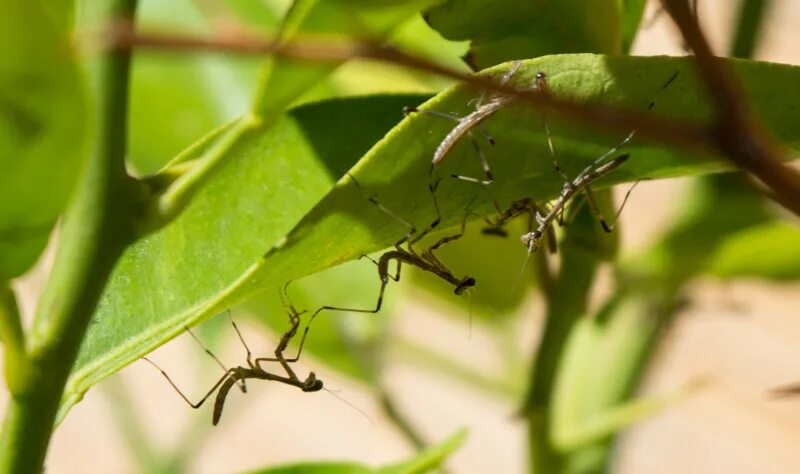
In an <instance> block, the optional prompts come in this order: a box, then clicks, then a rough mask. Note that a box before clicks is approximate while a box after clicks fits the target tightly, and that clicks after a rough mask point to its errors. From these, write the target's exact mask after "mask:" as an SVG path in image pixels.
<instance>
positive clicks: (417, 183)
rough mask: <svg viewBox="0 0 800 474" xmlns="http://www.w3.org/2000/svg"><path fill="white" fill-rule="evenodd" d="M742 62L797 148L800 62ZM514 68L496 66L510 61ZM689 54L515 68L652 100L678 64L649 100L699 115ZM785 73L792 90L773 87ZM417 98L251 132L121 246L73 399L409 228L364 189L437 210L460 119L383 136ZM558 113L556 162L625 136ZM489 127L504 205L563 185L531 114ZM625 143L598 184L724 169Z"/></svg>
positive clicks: (505, 116)
mask: <svg viewBox="0 0 800 474" xmlns="http://www.w3.org/2000/svg"><path fill="white" fill-rule="evenodd" d="M733 64H735V65H736V66H737V67H738V68H739V69H740V71H741V72H743V73H744V74H742V78H743V79H744V80H745V85H746V86H747V87H750V88H752V89H755V90H756V91H758V90H764V89H769V90H770V91H772V95H773V96H774V97H775V100H772V101H768V102H765V103H762V104H760V105H762V107H763V109H762V113H763V116H764V117H765V119H766V122H767V124H768V125H769V126H770V127H771V128H772V130H773V131H774V132H775V133H776V134H777V135H778V136H779V137H780V138H781V139H783V140H784V141H785V142H786V143H787V144H789V145H793V146H796V145H797V144H798V138H799V137H798V135H800V129H798V128H797V127H795V126H793V124H794V123H796V122H797V121H798V119H800V116H799V115H800V109H798V108H793V107H792V106H791V104H792V103H794V102H792V97H791V95H792V94H800V87H792V84H795V85H798V83H800V68H796V67H791V66H778V65H775V64H759V63H754V62H733ZM507 67H508V65H505V66H503V67H500V68H498V69H496V70H494V71H491V72H492V73H494V74H498V73H502V71H503V70H505V68H507ZM690 68H691V65H690V63H689V62H688V61H687V60H685V59H675V58H633V57H616V56H612V57H604V56H594V55H577V56H565V55H562V56H555V57H548V58H540V59H537V60H533V61H529V62H527V63H525V65H524V67H523V69H522V70H521V71H520V72H519V73H518V75H517V76H515V80H518V81H520V82H521V83H529V82H530V80H531V78H532V77H533V76H534V75H535V74H536V72H537V71H539V70H545V71H548V72H550V73H553V74H551V77H552V78H553V80H552V81H551V86H552V89H553V91H554V93H555V94H562V95H567V94H570V93H571V94H574V95H578V96H580V97H581V98H585V99H595V100H604V101H608V102H611V103H615V104H623V105H628V106H630V107H639V108H641V109H643V108H644V107H645V106H646V104H647V103H648V102H649V100H651V98H652V96H653V94H655V93H656V92H657V91H658V90H659V89H660V87H661V85H662V84H663V82H664V80H665V78H667V77H669V76H671V75H672V73H673V72H674V71H676V70H680V71H682V73H683V74H682V75H681V76H680V78H679V79H678V81H677V82H675V83H673V85H672V86H671V87H670V88H669V89H667V90H665V91H663V93H662V94H661V97H660V100H659V104H658V105H657V106H656V111H657V112H658V113H661V112H665V113H668V114H674V115H684V116H686V115H688V117H687V118H688V119H698V118H701V117H704V116H707V114H708V111H707V110H705V109H703V108H701V107H700V104H702V103H703V101H702V100H701V99H700V94H701V92H700V91H698V90H697V88H696V87H695V84H694V82H693V81H692V80H691V74H690ZM776 83H781V84H784V85H785V86H786V88H785V89H784V90H781V91H776V90H775V88H774V87H773V85H774V84H776ZM760 95H761V96H763V95H764V94H763V93H760ZM754 96H759V94H754ZM778 96H779V97H778ZM470 98H471V94H468V93H467V92H466V89H465V88H455V89H451V90H448V91H446V92H444V93H442V94H440V95H439V96H437V97H436V98H434V99H432V100H431V101H429V102H428V104H427V105H426V107H430V108H431V109H435V110H445V111H453V110H455V111H461V112H463V111H466V110H467V108H468V106H467V105H466V104H467V102H468V100H469V99H470ZM418 100H420V99H419V98H414V97H409V96H399V97H398V96H395V97H387V96H376V97H366V98H361V99H348V100H340V101H330V102H325V103H319V104H315V105H310V106H307V107H301V108H298V109H295V110H293V111H291V112H290V113H288V114H286V115H285V116H282V117H281V118H280V119H279V120H278V121H277V122H276V123H275V124H274V126H272V127H264V128H260V129H258V128H257V129H254V130H253V131H252V132H251V133H250V134H249V135H246V136H245V137H244V140H243V141H242V142H241V143H240V144H238V146H236V147H234V148H233V149H231V150H230V151H229V156H228V157H227V159H226V160H225V162H224V163H223V164H222V165H221V166H220V167H219V169H218V171H217V173H216V174H215V175H214V176H212V177H210V178H209V181H208V184H207V186H206V188H205V189H202V190H200V191H199V192H198V194H197V195H196V197H195V198H194V199H193V201H192V202H191V203H190V205H189V206H188V207H187V209H186V210H185V211H184V212H183V213H182V214H181V215H180V216H179V217H178V218H177V219H176V220H175V221H173V222H172V223H171V224H170V225H169V226H167V227H165V228H163V229H161V230H160V231H159V232H156V233H154V234H152V235H149V236H148V237H147V238H144V239H142V240H141V241H139V242H137V243H136V244H135V245H134V246H133V247H131V248H130V249H128V251H127V252H126V253H125V255H124V256H123V258H122V259H121V260H120V262H119V263H118V265H117V267H116V269H115V270H114V272H113V275H112V277H111V280H110V282H109V284H108V286H107V287H106V289H105V291H104V295H103V297H102V298H101V301H100V303H99V306H98V310H97V313H96V314H95V315H94V320H93V324H92V325H91V326H90V328H89V330H88V333H87V336H86V339H85V340H84V344H83V346H82V348H81V354H80V356H79V358H78V360H77V362H76V364H75V366H74V369H73V373H72V375H71V378H70V380H69V382H68V384H67V388H66V394H67V395H66V396H67V397H68V398H67V400H66V401H65V406H69V405H71V404H72V403H74V402H75V401H76V400H77V399H79V398H80V396H81V395H82V394H83V392H85V391H86V390H87V389H88V388H89V387H90V386H91V385H92V384H94V383H96V382H97V381H98V380H100V379H102V378H103V377H105V376H107V375H108V374H110V373H113V372H114V371H116V370H118V369H119V368H121V367H122V366H124V365H125V364H127V363H129V362H131V361H133V360H136V359H137V358H138V357H140V356H142V355H144V354H146V353H147V352H149V351H150V350H152V349H153V348H155V347H158V346H159V345H161V344H163V343H164V342H166V341H167V340H169V339H171V338H172V337H174V336H176V335H178V334H180V333H181V332H182V331H183V327H184V325H193V324H197V323H198V322H200V321H202V320H203V319H205V318H207V317H209V316H211V315H213V314H215V313H217V312H219V311H221V310H223V309H224V308H226V307H229V306H231V305H233V304H235V303H238V302H241V301H244V300H245V299H247V298H248V297H250V296H252V295H254V294H256V293H259V292H263V291H265V290H269V289H274V288H277V287H278V286H280V285H281V284H282V283H283V282H285V281H288V280H296V279H299V278H300V277H302V276H304V275H308V274H312V273H316V272H318V271H321V270H323V269H325V268H328V267H331V266H334V265H337V264H340V263H342V262H344V261H347V260H352V259H354V258H357V257H359V256H360V255H363V254H366V253H369V252H374V251H377V250H380V249H382V248H386V247H387V246H389V245H391V244H392V243H393V242H396V241H397V239H398V238H400V237H401V236H402V235H403V234H404V233H405V232H406V230H405V229H404V228H403V226H401V225H399V224H398V223H397V222H396V221H395V220H393V219H392V218H390V217H389V216H387V215H386V214H384V213H382V212H381V211H380V210H379V209H377V208H376V207H375V206H373V205H372V204H371V203H369V202H368V201H367V199H366V196H367V195H375V196H377V197H378V199H379V200H380V202H381V203H382V204H383V205H384V206H386V207H388V208H390V209H392V210H393V211H394V212H396V213H397V214H399V215H402V216H403V217H405V218H406V219H409V220H410V221H412V222H413V223H415V224H417V225H418V226H421V225H425V224H426V223H429V222H431V221H432V220H433V217H434V210H433V207H432V205H431V197H430V195H429V193H428V192H427V182H428V169H429V167H430V159H431V156H432V154H433V151H434V149H435V148H436V146H437V145H438V143H439V141H440V140H441V139H442V137H443V136H444V135H445V134H446V133H447V131H448V130H449V129H450V127H451V126H452V125H451V123H450V122H449V121H445V120H437V119H436V118H435V117H429V116H425V115H420V114H416V115H413V116H410V117H407V118H406V119H404V120H403V121H402V122H401V123H400V124H399V125H397V126H396V127H395V128H394V129H392V130H391V131H390V132H389V133H388V134H387V135H386V136H385V137H384V138H383V139H382V140H380V141H378V142H377V143H375V142H376V140H378V138H379V137H381V136H382V135H383V134H384V133H385V131H386V130H387V129H389V128H390V127H391V126H392V125H393V124H395V123H396V122H397V120H398V119H399V118H400V117H401V112H400V110H401V109H402V106H403V105H408V104H413V103H415V102H416V101H418ZM550 118H551V119H555V118H556V117H554V116H553V115H551V116H550ZM553 123H554V127H553V131H554V133H555V138H554V139H555V140H557V143H558V145H557V146H558V149H559V152H560V153H559V162H560V163H561V166H562V167H563V168H564V169H565V170H566V172H567V173H569V174H574V173H576V172H577V170H579V169H581V168H583V167H584V166H586V164H588V163H589V162H590V161H592V160H593V159H594V158H595V157H597V156H599V155H600V154H601V153H602V152H604V151H606V150H607V149H608V147H609V146H610V145H611V144H614V143H616V142H617V141H618V140H619V137H615V138H608V137H606V136H604V135H602V134H595V133H592V132H590V131H588V130H587V128H586V127H574V126H573V127H567V126H566V125H564V126H563V127H560V126H559V127H557V126H556V125H561V124H558V123H556V122H555V121H554V122H553ZM523 124H524V125H523ZM486 128H487V129H489V131H490V132H491V133H492V135H493V136H494V137H495V138H496V140H497V144H496V145H495V147H494V148H493V149H492V150H491V152H490V153H489V154H490V160H491V162H492V169H493V171H494V175H495V179H496V183H495V185H494V186H493V187H492V193H493V194H494V196H495V197H496V198H497V199H498V200H499V201H500V202H501V203H507V202H511V201H512V200H516V199H519V198H521V197H524V196H530V197H533V198H535V199H536V200H537V201H546V200H547V199H551V198H553V197H554V196H556V195H557V194H558V192H559V191H560V189H561V185H562V183H561V182H560V180H559V179H558V177H557V175H556V174H555V172H554V171H553V169H552V162H551V158H550V157H549V156H548V153H547V151H546V150H547V148H546V145H545V140H544V133H543V131H542V121H541V117H540V116H539V115H538V114H536V113H535V112H533V111H531V110H529V109H528V108H522V107H510V108H509V109H507V110H503V111H501V112H498V114H497V115H496V116H495V117H493V118H492V120H491V121H490V123H487V124H486ZM567 132H571V134H570V133H567ZM373 144H374V146H373V147H372V149H371V150H370V151H369V153H366V152H367V150H369V148H370V146H372V145H373ZM628 150H629V151H630V153H631V154H632V159H631V160H629V161H628V162H627V163H626V164H625V165H624V166H622V167H620V168H619V169H618V170H616V171H615V172H614V173H613V174H612V175H610V176H608V179H606V180H605V181H604V182H603V183H599V187H602V186H603V185H608V184H610V183H612V182H623V181H631V180H635V179H639V178H643V177H658V176H675V175H691V174H702V173H707V172H709V171H712V170H719V169H724V168H725V166H724V165H723V164H722V163H719V162H717V161H714V158H713V157H709V156H692V155H690V154H687V153H686V152H684V151H679V152H676V151H670V150H666V149H660V148H655V147H652V146H647V145H645V144H643V143H642V142H636V143H635V144H632V145H631V146H630V147H629V148H628ZM365 153H366V155H365ZM362 155H363V159H362V161H361V162H360V163H358V164H357V165H356V166H355V167H353V168H352V173H353V174H354V175H355V176H357V178H358V179H359V181H360V183H361V186H362V187H361V188H360V189H359V188H358V187H356V186H355V185H354V184H353V182H352V181H351V180H350V179H344V180H341V181H339V183H338V185H336V186H334V183H336V181H337V180H338V179H339V177H341V176H342V175H343V174H344V173H345V171H346V170H348V169H349V168H350V167H351V166H352V165H353V164H354V163H355V162H356V161H357V160H358V159H359V157H362ZM500 158H502V159H500ZM477 162H478V160H477V159H476V158H475V155H474V150H473V149H472V148H471V147H470V146H469V145H468V144H467V143H461V144H459V146H457V147H455V149H454V150H453V152H452V155H451V156H450V157H449V158H448V159H447V160H445V163H444V164H443V166H442V168H443V169H442V170H440V172H441V173H442V175H443V176H446V175H448V174H450V173H452V172H454V171H457V170H460V169H461V168H462V166H461V165H464V167H463V168H465V169H463V170H462V171H463V173H465V174H469V173H470V172H471V171H472V172H477V170H476V168H477V167H478V166H477ZM470 168H472V169H470ZM332 187H333V189H331V188H332ZM476 196H477V197H481V198H484V196H485V193H484V191H483V190H481V189H480V187H479V186H474V185H472V186H470V185H468V184H466V183H460V182H456V181H455V180H445V181H444V182H443V184H442V185H441V186H440V187H439V191H438V193H437V197H438V200H439V203H440V206H441V211H442V216H443V220H442V224H441V228H442V229H446V228H448V227H450V226H452V225H454V224H456V223H457V222H459V221H460V220H461V218H462V216H463V213H464V210H465V209H466V208H467V206H468V205H469V204H470V203H475V206H474V207H473V211H474V212H475V213H476V214H477V215H480V214H482V213H483V214H486V213H489V212H491V210H490V209H491V206H490V204H489V203H488V202H485V199H484V200H483V201H481V200H478V201H476V200H475V198H476ZM478 284H480V282H478ZM368 299H369V298H368ZM324 303H326V302H325V301H321V302H319V304H324Z"/></svg>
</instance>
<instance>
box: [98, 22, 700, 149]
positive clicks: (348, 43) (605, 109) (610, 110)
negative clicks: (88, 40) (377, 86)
mask: <svg viewBox="0 0 800 474" xmlns="http://www.w3.org/2000/svg"><path fill="white" fill-rule="evenodd" d="M90 37H91V36H90ZM101 37H102V41H101V44H100V45H99V46H100V47H101V49H112V50H115V49H122V50H129V49H132V48H137V49H151V50H156V51H192V52H210V53H228V54H240V55H254V56H263V55H274V56H279V57H288V58H293V59H301V60H309V61H322V62H325V61H331V62H340V61H343V60H348V59H354V58H363V59H374V60H378V61H384V62H389V63H392V64H397V65H400V66H405V67H408V68H410V69H415V70H419V71H424V72H428V73H432V74H436V75H439V76H442V77H447V78H450V79H454V80H457V81H460V82H462V83H464V84H466V85H468V86H471V87H473V88H475V89H479V90H485V91H491V92H495V93H498V94H501V95H508V96H512V97H514V98H515V99H517V100H518V101H520V102H522V103H526V104H531V105H533V106H535V107H537V108H539V109H542V110H544V111H547V112H555V113H558V114H562V115H564V116H566V117H569V118H572V119H575V120H577V121H580V122H583V123H586V124H589V125H593V126H595V127H598V128H602V129H605V130H608V131H616V132H621V133H627V132H629V131H630V130H631V129H634V128H635V129H637V130H638V133H640V134H641V135H644V136H646V137H648V138H651V139H653V140H654V141H657V142H660V143H666V144H669V145H673V146H680V147H682V148H687V149H691V150H695V151H705V152H708V151H709V148H710V147H711V146H713V142H712V141H711V140H710V139H709V138H710V134H711V132H712V131H711V130H710V129H709V128H707V127H705V126H703V125H697V124H693V125H687V124H686V123H684V122H681V121H677V120H670V119H664V118H659V117H654V116H653V115H651V114H642V113H637V112H630V111H626V110H624V109H622V108H618V107H612V106H609V105H607V104H592V103H576V102H573V101H570V100H567V99H564V98H559V97H555V96H553V95H543V94H538V93H537V92H536V91H534V90H524V89H522V90H520V89H516V88H515V87H513V86H512V85H507V84H499V83H498V82H497V81H493V80H492V79H491V78H489V77H485V76H480V75H470V74H465V73H462V72H460V71H457V70H455V69H451V68H449V67H446V66H442V65H440V64H437V63H435V62H432V61H429V60H427V59H424V58H420V57H417V56H413V55H410V54H408V53H405V52H403V51H401V50H398V49H396V48H393V47H391V46H385V45H380V44H377V43H373V42H369V41H354V40H352V39H347V38H339V39H336V38H331V37H327V36H326V37H322V38H320V37H313V36H304V37H303V38H302V39H298V40H295V41H291V42H277V41H273V40H264V39H261V38H255V37H253V36H247V35H243V34H240V35H235V36H234V35H226V36H211V37H202V36H192V35H188V34H172V33H156V32H141V31H134V29H133V28H132V26H131V25H130V24H129V23H126V22H116V23H113V24H112V25H110V26H109V27H108V28H106V29H105V30H104V31H103V32H102V35H101ZM95 38H96V36H95Z"/></svg>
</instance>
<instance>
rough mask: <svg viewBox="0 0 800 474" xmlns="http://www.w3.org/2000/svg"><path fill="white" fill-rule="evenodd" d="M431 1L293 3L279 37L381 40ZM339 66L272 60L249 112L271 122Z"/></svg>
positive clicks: (305, 0)
mask: <svg viewBox="0 0 800 474" xmlns="http://www.w3.org/2000/svg"><path fill="white" fill-rule="evenodd" d="M432 1H433V0H414V1H409V2H373V1H354V0H295V1H294V2H293V3H292V6H291V7H290V9H289V11H288V12H287V13H286V17H285V18H284V20H283V26H282V29H281V35H280V37H281V39H282V40H284V41H289V40H291V39H293V38H295V37H296V36H297V35H301V34H304V35H308V34H315V35H316V34H329V35H343V36H348V37H355V38H360V39H366V40H373V41H380V40H382V39H384V38H385V37H386V36H387V35H388V34H389V33H390V32H391V31H392V29H394V28H395V27H396V26H397V25H398V24H400V23H401V22H403V21H404V20H406V19H408V18H409V17H410V16H411V15H413V14H414V13H416V12H417V11H419V9H420V8H423V7H425V6H427V5H428V4H430V3H431V2H432ZM342 62H343V61H342ZM342 62H327V63H320V62H315V61H302V60H296V59H290V58H276V59H273V60H272V61H271V62H270V63H269V64H268V65H267V66H266V67H265V69H264V73H263V77H262V80H261V84H260V87H259V93H258V94H257V96H256V99H255V104H254V106H253V109H254V112H255V113H256V114H258V115H259V116H261V117H263V118H265V120H267V121H271V120H273V119H274V118H275V117H277V115H278V114H280V113H281V112H282V111H283V110H284V109H286V108H287V107H288V106H289V105H290V104H292V103H294V102H295V101H296V100H297V99H298V98H299V97H300V96H301V95H303V94H304V93H305V92H306V91H308V90H309V89H311V88H312V87H313V86H314V85H316V84H317V83H319V82H320V81H322V80H323V79H325V78H326V77H328V76H329V75H330V74H331V73H332V72H333V71H334V70H335V69H336V68H337V67H338V66H339V65H340V64H341V63H342Z"/></svg>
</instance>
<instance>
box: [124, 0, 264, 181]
mask: <svg viewBox="0 0 800 474" xmlns="http://www.w3.org/2000/svg"><path fill="white" fill-rule="evenodd" d="M251 3H254V4H255V3H259V2H251ZM137 23H138V24H139V25H140V27H141V28H142V29H144V30H147V29H148V28H160V29H166V28H169V30H170V31H186V30H191V31H197V32H198V34H206V33H207V30H208V29H209V28H208V26H207V25H206V22H205V21H204V19H203V17H202V15H201V13H200V12H198V11H197V9H196V6H195V5H194V4H193V3H192V2H189V1H186V0H183V1H178V2H164V1H159V0H155V1H154V0H150V1H143V2H142V5H141V7H140V8H139V10H138V14H137ZM262 63H263V61H262V60H261V59H256V58H231V57H224V56H219V55H203V54H194V53H191V52H189V53H183V54H170V55H164V54H159V53H158V52H156V53H147V52H141V53H139V54H136V55H135V57H134V60H133V64H132V70H131V79H130V111H129V117H130V123H129V125H128V129H129V133H128V140H129V153H128V162H129V163H130V164H131V165H132V166H133V168H134V169H136V170H137V171H138V172H139V173H141V174H142V175H148V174H150V173H153V172H155V171H156V170H158V169H160V168H161V167H162V166H163V165H164V163H166V161H167V160H169V159H170V158H172V157H173V156H175V155H177V154H178V153H179V152H180V151H181V150H182V149H183V148H185V147H186V144H187V143H192V142H194V141H196V140H197V139H199V138H200V137H202V136H203V135H205V133H206V132H207V131H208V130H211V129H212V128H214V127H217V126H219V125H220V124H222V123H225V122H227V121H230V120H233V119H235V118H237V117H239V116H240V115H242V114H244V113H246V112H247V111H248V109H249V106H250V103H251V102H252V95H253V94H254V92H253V90H254V88H255V85H256V83H257V79H258V70H259V67H260V65H261V64H262ZM153 117H158V120H153Z"/></svg>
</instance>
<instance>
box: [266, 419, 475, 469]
mask: <svg viewBox="0 0 800 474" xmlns="http://www.w3.org/2000/svg"><path fill="white" fill-rule="evenodd" d="M466 436H467V433H466V430H461V431H459V432H458V433H456V434H454V435H453V436H451V437H450V438H449V439H447V440H445V441H443V442H442V443H441V444H439V445H437V446H434V447H433V448H430V449H427V450H425V451H422V452H421V453H418V454H417V455H416V456H415V457H413V458H412V459H409V460H408V461H403V462H400V463H397V464H390V465H388V466H384V467H379V468H371V467H367V466H364V465H363V464H358V463H345V462H340V463H303V464H294V465H290V466H281V467H272V468H266V469H262V470H258V471H253V472H252V474H301V473H302V474H423V473H425V472H430V471H431V470H433V469H436V468H437V467H439V466H441V464H442V463H443V462H444V460H445V459H446V458H447V456H449V455H450V454H452V453H453V451H455V450H456V449H458V447H459V446H461V444H462V443H463V442H464V439H465V438H466Z"/></svg>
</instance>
